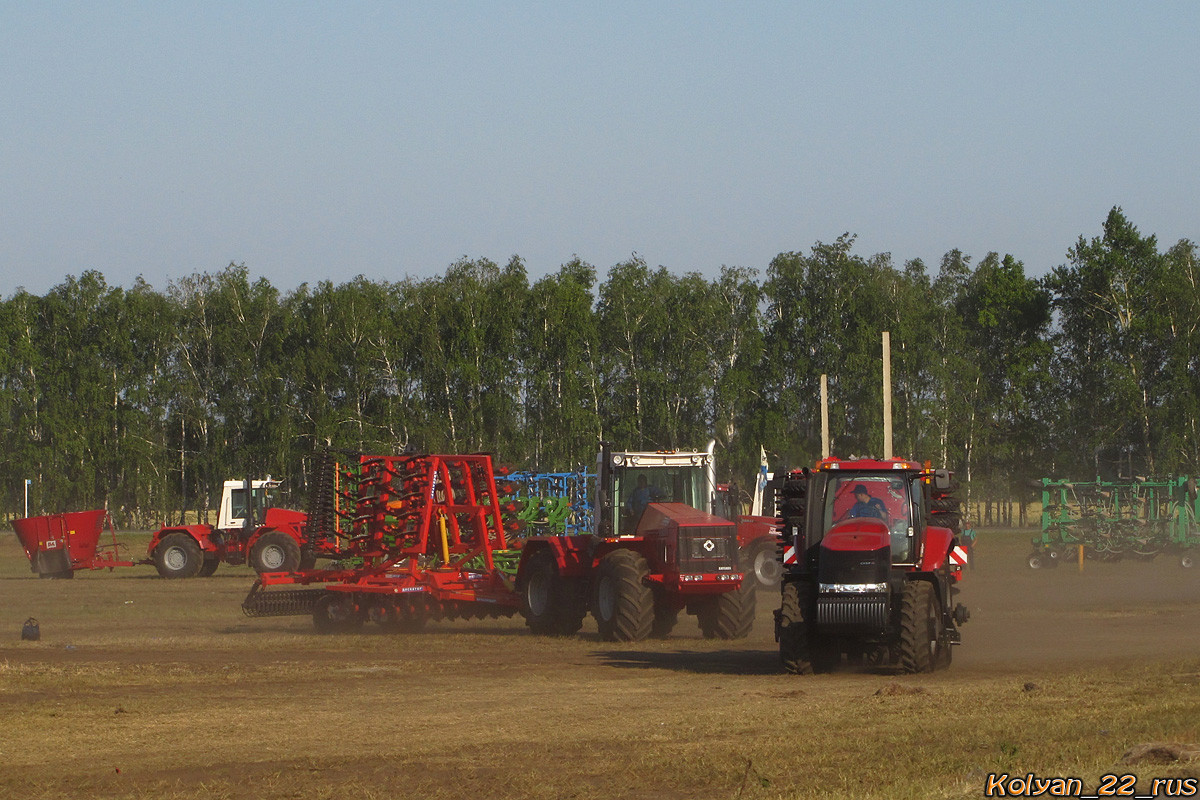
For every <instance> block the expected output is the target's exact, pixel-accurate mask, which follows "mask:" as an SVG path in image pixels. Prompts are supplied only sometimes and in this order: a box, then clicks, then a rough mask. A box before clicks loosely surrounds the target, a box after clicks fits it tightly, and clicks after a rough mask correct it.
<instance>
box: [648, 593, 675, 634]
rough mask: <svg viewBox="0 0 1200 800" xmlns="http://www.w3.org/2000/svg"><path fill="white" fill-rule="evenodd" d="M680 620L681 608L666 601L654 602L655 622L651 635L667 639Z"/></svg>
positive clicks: (651, 628)
mask: <svg viewBox="0 0 1200 800" xmlns="http://www.w3.org/2000/svg"><path fill="white" fill-rule="evenodd" d="M678 622H679V609H678V608H676V607H675V606H672V605H667V604H666V603H662V602H658V603H655V604H654V624H653V625H652V626H651V627H650V635H651V636H652V637H653V638H655V639H665V638H667V637H668V636H670V635H671V631H673V630H675V625H676V623H678Z"/></svg>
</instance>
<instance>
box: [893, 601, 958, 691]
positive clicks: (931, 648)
mask: <svg viewBox="0 0 1200 800" xmlns="http://www.w3.org/2000/svg"><path fill="white" fill-rule="evenodd" d="M941 629H942V618H941V614H940V612H939V609H938V601H937V598H936V597H935V596H934V591H933V584H931V583H929V582H928V581H909V582H908V583H907V584H905V586H904V594H903V596H902V597H901V600H900V668H901V669H903V670H904V671H905V672H932V671H933V670H935V669H936V668H937V667H938V666H939V665H940V663H941V662H942V661H943V660H945V661H946V663H949V659H948V658H947V657H946V656H945V655H943V654H942V652H941V651H942V650H943V649H946V648H948V647H949V645H945V644H943V643H942V641H941Z"/></svg>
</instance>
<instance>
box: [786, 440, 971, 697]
mask: <svg viewBox="0 0 1200 800" xmlns="http://www.w3.org/2000/svg"><path fill="white" fill-rule="evenodd" d="M777 481H778V486H777V488H776V500H777V511H778V514H779V517H780V526H781V529H782V534H783V541H782V545H781V546H782V548H783V556H782V562H783V583H782V595H783V596H782V602H781V604H780V608H779V609H778V610H777V611H776V612H775V638H776V640H777V641H778V642H779V655H780V658H781V659H782V661H783V666H784V668H785V669H786V670H787V671H788V672H792V673H796V674H808V673H812V672H824V671H828V670H831V669H834V668H835V667H837V666H838V665H839V664H841V662H842V657H843V656H846V657H847V658H849V659H851V660H855V661H865V663H867V664H870V665H875V666H898V667H899V668H900V669H901V670H902V671H904V672H930V671H933V670H935V669H940V668H943V667H946V666H949V664H950V659H951V647H952V646H953V645H957V644H959V643H960V641H961V640H960V635H959V626H960V625H962V624H963V623H965V622H966V621H967V619H968V617H969V614H968V611H967V608H966V607H965V606H963V605H962V604H958V605H954V604H953V601H952V595H953V593H954V591H955V590H954V584H955V583H956V582H957V581H958V580H959V578H960V577H961V575H962V572H961V568H960V564H959V563H958V559H959V558H960V556H959V553H960V552H961V551H957V550H956V547H957V542H956V539H955V537H956V535H957V533H958V531H959V528H960V514H959V512H958V501H957V499H956V498H955V497H953V496H952V495H951V491H952V490H953V488H954V487H953V483H952V481H951V475H950V473H949V472H947V471H945V470H933V469H930V468H929V467H927V466H926V467H922V466H921V465H920V464H917V463H915V462H911V461H905V460H902V459H887V460H873V459H853V460H841V459H835V458H827V459H824V460H822V461H819V462H817V464H816V467H815V468H814V469H811V470H810V469H802V470H796V471H793V472H789V473H787V474H786V475H785V476H783V477H781V478H777Z"/></svg>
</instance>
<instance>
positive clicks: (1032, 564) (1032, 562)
mask: <svg viewBox="0 0 1200 800" xmlns="http://www.w3.org/2000/svg"><path fill="white" fill-rule="evenodd" d="M1047 561H1048V559H1047V558H1046V556H1045V555H1044V554H1043V553H1042V551H1040V550H1034V551H1033V552H1032V553H1030V554H1029V557H1028V558H1027V559H1025V563H1027V564H1028V565H1029V568H1030V569H1045V568H1046V567H1047V566H1048V564H1047Z"/></svg>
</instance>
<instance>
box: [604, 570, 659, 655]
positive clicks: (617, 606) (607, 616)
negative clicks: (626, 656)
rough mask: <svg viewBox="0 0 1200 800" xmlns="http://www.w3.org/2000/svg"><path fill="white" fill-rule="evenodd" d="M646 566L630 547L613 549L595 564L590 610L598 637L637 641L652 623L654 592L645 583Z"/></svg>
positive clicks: (614, 640)
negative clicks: (598, 630)
mask: <svg viewBox="0 0 1200 800" xmlns="http://www.w3.org/2000/svg"><path fill="white" fill-rule="evenodd" d="M649 574H650V568H649V567H648V566H647V565H646V559H644V558H642V556H641V555H640V554H638V553H635V552H634V551H632V550H625V549H621V550H614V551H613V552H611V553H609V554H608V555H606V556H605V557H604V558H602V559H600V565H599V566H598V567H596V582H595V590H594V591H593V594H592V614H593V615H594V616H595V617H596V625H597V627H599V629H600V638H601V639H604V640H605V641H608V642H637V641H641V640H642V639H645V638H646V637H647V636H649V635H650V629H651V628H652V627H653V625H654V593H653V592H652V591H651V590H650V587H649V586H647V585H646V576H647V575H649Z"/></svg>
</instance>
